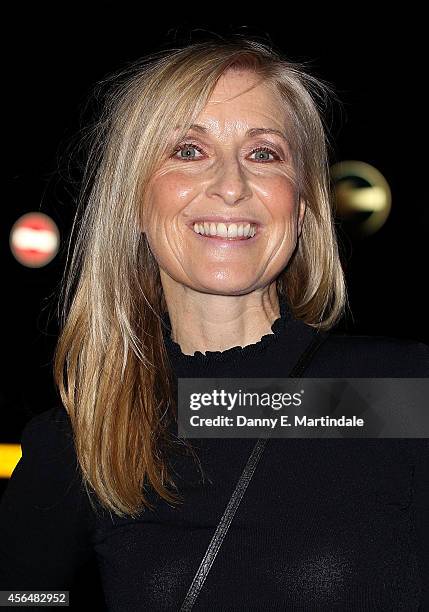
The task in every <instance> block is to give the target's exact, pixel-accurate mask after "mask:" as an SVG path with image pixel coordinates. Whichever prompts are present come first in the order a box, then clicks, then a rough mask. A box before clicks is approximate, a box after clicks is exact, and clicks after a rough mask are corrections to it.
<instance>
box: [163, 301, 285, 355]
mask: <svg viewBox="0 0 429 612" xmlns="http://www.w3.org/2000/svg"><path fill="white" fill-rule="evenodd" d="M279 306H280V317H278V318H277V319H276V320H275V321H274V322H273V324H272V325H271V333H268V334H265V335H264V336H262V338H261V339H260V340H259V341H258V342H255V343H253V344H248V345H247V346H244V347H243V346H239V345H237V346H233V347H231V348H229V349H226V350H225V351H206V352H205V354H204V353H202V352H201V351H196V352H195V353H194V354H193V355H186V354H185V353H183V352H182V349H181V348H180V345H179V344H178V343H177V342H175V341H174V340H173V339H172V338H171V322H170V317H169V315H168V313H164V315H163V317H162V320H163V323H164V325H163V326H162V330H163V335H164V342H165V346H166V349H167V352H168V354H169V355H170V357H171V358H172V359H173V360H174V361H176V362H181V363H183V364H189V365H191V364H192V365H196V364H202V365H208V364H210V363H213V362H216V363H226V362H229V361H234V362H236V361H237V360H240V361H241V360H246V359H248V358H249V359H251V358H252V357H255V356H260V355H261V352H262V351H264V350H265V349H266V348H267V347H269V346H271V345H274V344H275V343H276V342H278V340H279V338H280V337H281V336H282V332H283V331H284V329H285V326H286V322H287V321H289V320H290V319H291V316H292V315H291V310H290V307H289V305H288V303H287V301H286V298H285V297H283V296H282V295H279Z"/></svg>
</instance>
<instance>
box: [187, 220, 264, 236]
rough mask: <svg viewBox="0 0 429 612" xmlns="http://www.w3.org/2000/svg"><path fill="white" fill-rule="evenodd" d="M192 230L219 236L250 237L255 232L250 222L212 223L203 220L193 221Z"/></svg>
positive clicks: (254, 227)
mask: <svg viewBox="0 0 429 612" xmlns="http://www.w3.org/2000/svg"><path fill="white" fill-rule="evenodd" d="M194 232H196V233H197V234H202V235H206V236H220V237H221V238H243V237H245V238H252V237H253V236H254V235H255V234H256V226H255V225H251V224H250V223H238V224H237V223H230V224H229V225H227V224H226V223H217V224H216V223H214V222H210V221H204V222H203V223H197V222H196V223H194Z"/></svg>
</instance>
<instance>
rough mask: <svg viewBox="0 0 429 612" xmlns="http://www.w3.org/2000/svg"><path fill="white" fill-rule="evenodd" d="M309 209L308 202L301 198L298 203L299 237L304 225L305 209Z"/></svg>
mask: <svg viewBox="0 0 429 612" xmlns="http://www.w3.org/2000/svg"><path fill="white" fill-rule="evenodd" d="M306 210H307V202H306V201H305V200H304V199H303V198H300V199H299V204H298V237H299V236H301V232H302V226H303V223H304V217H305V211H306Z"/></svg>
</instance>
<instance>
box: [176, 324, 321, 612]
mask: <svg viewBox="0 0 429 612" xmlns="http://www.w3.org/2000/svg"><path fill="white" fill-rule="evenodd" d="M327 336H328V334H327V332H322V331H320V330H319V331H318V332H317V334H316V336H315V337H314V338H313V340H312V342H311V343H310V344H309V346H308V347H307V349H306V350H305V351H304V352H303V354H302V355H301V357H300V358H299V359H298V361H297V363H296V364H295V366H294V367H293V368H292V370H291V372H290V374H289V377H288V378H299V377H300V376H301V375H302V374H303V372H304V370H305V368H306V367H307V366H308V365H309V363H310V361H311V359H312V357H313V355H314V353H315V352H316V351H317V349H318V348H319V347H320V345H321V344H322V343H323V342H324V341H325V340H326V338H327ZM268 440H269V438H259V439H258V441H257V442H256V444H255V446H254V447H253V450H252V452H251V454H250V457H249V459H248V460H247V463H246V466H245V468H244V470H243V472H242V474H241V476H240V478H239V480H238V482H237V485H236V487H235V489H234V492H233V494H232V495H231V498H230V500H229V502H228V505H227V506H226V508H225V511H224V513H223V515H222V518H221V519H220V521H219V524H218V526H217V528H216V531H215V532H214V534H213V537H212V539H211V541H210V544H209V546H208V548H207V550H206V553H205V555H204V557H203V560H202V561H201V564H200V566H199V568H198V569H197V572H196V574H195V576H194V579H193V581H192V584H191V586H190V587H189V590H188V592H187V594H186V597H185V599H184V601H183V603H182V607H181V608H180V612H189V610H191V609H192V606H193V605H194V603H195V600H196V599H197V597H198V594H199V592H200V590H201V587H202V586H203V584H204V581H205V579H206V578H207V575H208V573H209V571H210V569H211V567H212V565H213V562H214V560H215V558H216V555H217V553H218V552H219V548H220V547H221V544H222V542H223V540H224V538H225V536H226V533H227V531H228V529H229V526H230V524H231V522H232V519H233V518H234V515H235V513H236V511H237V508H238V506H239V504H240V502H241V500H242V498H243V495H244V493H245V491H246V489H247V487H248V486H249V482H250V480H251V478H252V476H253V474H254V473H255V470H256V466H257V465H258V462H259V459H260V458H261V456H262V453H263V451H264V449H265V446H266V444H267V441H268Z"/></svg>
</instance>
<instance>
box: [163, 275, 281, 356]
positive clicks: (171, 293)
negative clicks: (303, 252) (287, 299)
mask: <svg viewBox="0 0 429 612" xmlns="http://www.w3.org/2000/svg"><path fill="white" fill-rule="evenodd" d="M173 282H174V281H173ZM176 285H177V283H176ZM163 289H164V296H165V301H166V304H167V308H168V315H169V319H170V324H171V338H172V340H174V342H176V343H177V344H179V346H180V348H181V350H182V352H183V353H184V354H185V355H194V353H195V352H196V351H201V352H202V353H205V352H206V351H225V350H227V349H229V348H231V347H234V346H242V347H245V346H247V345H249V344H255V343H256V342H259V340H260V339H261V338H262V336H264V335H266V334H270V333H272V331H271V327H272V325H273V323H274V321H275V320H276V319H278V318H279V317H280V305H279V299H278V296H277V291H276V286H275V283H273V284H272V285H270V286H269V287H267V288H264V289H261V290H257V291H253V292H251V293H248V294H245V295H217V294H210V293H201V292H198V291H194V290H191V289H189V288H188V287H183V285H180V286H177V287H176V286H175V285H173V284H172V283H169V282H168V281H166V282H163Z"/></svg>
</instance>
